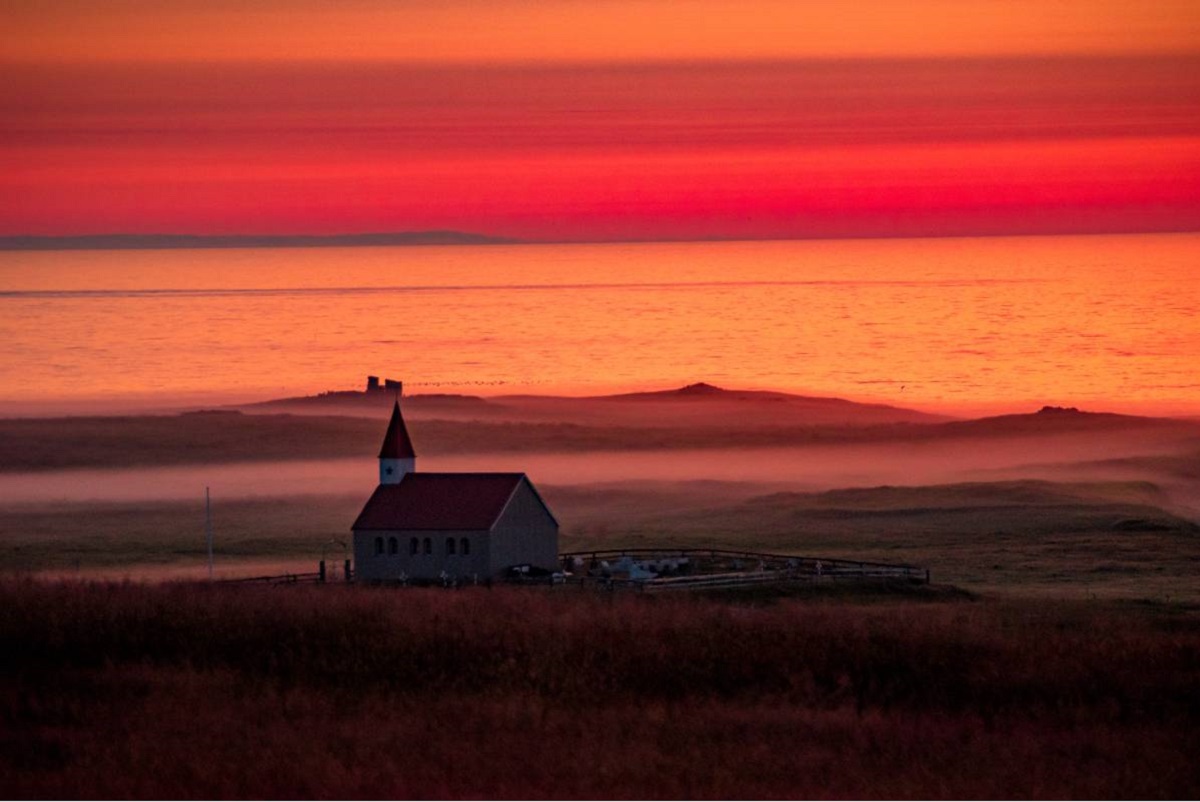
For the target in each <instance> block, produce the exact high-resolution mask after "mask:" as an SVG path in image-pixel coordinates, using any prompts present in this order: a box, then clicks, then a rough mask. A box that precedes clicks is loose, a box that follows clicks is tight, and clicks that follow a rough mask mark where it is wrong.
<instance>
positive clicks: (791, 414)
mask: <svg viewBox="0 0 1200 802" xmlns="http://www.w3.org/2000/svg"><path fill="white" fill-rule="evenodd" d="M393 397H394V396H393V393H391V392H389V391H387V390H376V391H371V392H364V391H358V390H348V391H330V392H326V393H321V394H320V395H314V396H304V397H299V398H282V399H276V400H272V401H263V402H259V403H256V404H241V405H238V408H239V409H244V410H247V411H275V412H292V413H300V414H304V412H306V411H307V412H309V414H356V415H362V414H364V413H365V414H367V415H370V416H378V415H383V414H386V412H387V411H388V410H390V409H391V403H392V398H393ZM403 405H404V410H405V413H406V414H411V415H415V416H417V417H424V418H444V419H472V420H523V421H551V420H553V421H561V422H570V423H576V424H584V425H591V424H620V425H634V426H637V425H655V426H681V425H682V426H686V425H697V424H703V425H712V424H714V423H720V422H722V421H724V422H725V423H727V424H730V425H738V424H739V420H740V423H747V422H750V421H751V420H752V421H754V422H757V423H760V424H764V425H801V424H810V425H852V426H853V425H859V426H863V425H878V424H891V423H938V422H942V421H947V420H950V418H948V417H946V416H944V415H935V414H931V413H927V412H921V411H918V410H914V409H905V408H903V407H895V406H888V405H885V404H861V403H857V402H854V401H848V400H846V399H843V398H823V397H814V396H802V395H792V394H790V393H782V392H772V391H767V390H726V389H723V388H720V387H715V386H713V385H711V384H707V383H704V382H701V383H698V384H690V385H687V386H685V387H678V388H674V389H669V390H657V391H650V392H638V393H623V394H617V395H597V396H580V397H571V396H553V395H525V394H521V395H496V396H487V397H481V396H474V395H450V394H444V393H437V394H429V395H422V394H415V395H406V396H404V398H403ZM747 415H749V416H750V417H749V419H747V418H746V417H745V416H747Z"/></svg>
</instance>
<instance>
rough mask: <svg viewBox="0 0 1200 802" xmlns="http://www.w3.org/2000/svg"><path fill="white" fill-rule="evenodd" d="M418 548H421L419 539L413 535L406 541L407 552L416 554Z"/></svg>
mask: <svg viewBox="0 0 1200 802" xmlns="http://www.w3.org/2000/svg"><path fill="white" fill-rule="evenodd" d="M420 550H421V541H419V540H417V539H416V538H415V537H414V538H413V539H412V540H410V541H408V553H409V554H416V553H417V552H418V551H420Z"/></svg>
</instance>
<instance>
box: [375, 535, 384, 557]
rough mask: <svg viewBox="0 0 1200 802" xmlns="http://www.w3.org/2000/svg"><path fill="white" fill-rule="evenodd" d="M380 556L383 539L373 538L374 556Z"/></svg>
mask: <svg viewBox="0 0 1200 802" xmlns="http://www.w3.org/2000/svg"><path fill="white" fill-rule="evenodd" d="M380 554H383V538H381V537H377V538H375V555H376V556H378V555H380Z"/></svg>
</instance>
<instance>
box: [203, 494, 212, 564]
mask: <svg viewBox="0 0 1200 802" xmlns="http://www.w3.org/2000/svg"><path fill="white" fill-rule="evenodd" d="M204 538H205V540H207V541H208V581H209V582H212V578H213V549H212V540H213V538H212V502H211V501H210V500H209V496H208V486H207V485H206V486H205V487H204Z"/></svg>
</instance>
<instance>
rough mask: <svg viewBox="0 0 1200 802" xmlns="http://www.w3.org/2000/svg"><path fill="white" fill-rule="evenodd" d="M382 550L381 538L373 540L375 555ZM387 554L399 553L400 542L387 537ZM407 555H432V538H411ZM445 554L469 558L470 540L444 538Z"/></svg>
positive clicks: (381, 552) (379, 553)
mask: <svg viewBox="0 0 1200 802" xmlns="http://www.w3.org/2000/svg"><path fill="white" fill-rule="evenodd" d="M383 548H384V542H383V538H381V537H377V538H375V554H376V556H379V555H381V554H383V553H384V552H383ZM387 553H388V554H399V553H400V541H399V540H397V539H396V538H394V537H389V538H388V539H387ZM408 553H409V555H410V556H416V555H418V554H433V538H428V537H427V538H424V539H420V538H415V537H414V538H411V539H410V540H409V541H408ZM445 553H446V554H448V555H455V554H461V555H462V556H464V557H469V556H470V554H471V541H470V539H469V538H465V537H464V538H459V539H458V540H455V539H454V538H452V537H448V538H446V551H445Z"/></svg>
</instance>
